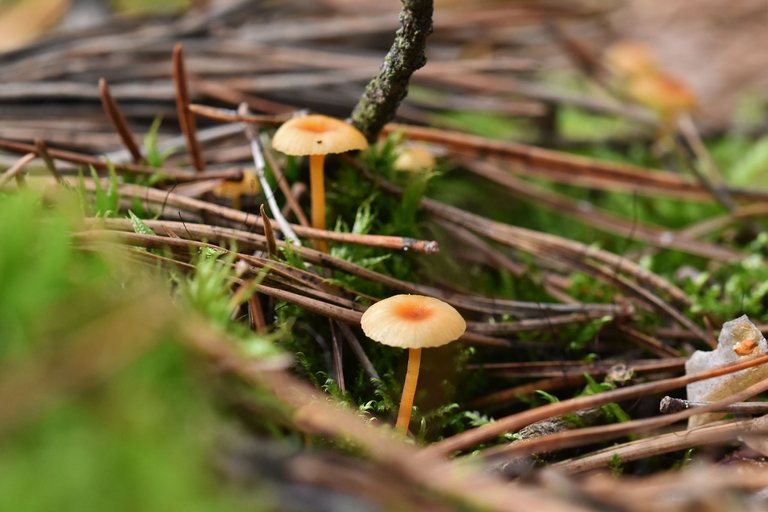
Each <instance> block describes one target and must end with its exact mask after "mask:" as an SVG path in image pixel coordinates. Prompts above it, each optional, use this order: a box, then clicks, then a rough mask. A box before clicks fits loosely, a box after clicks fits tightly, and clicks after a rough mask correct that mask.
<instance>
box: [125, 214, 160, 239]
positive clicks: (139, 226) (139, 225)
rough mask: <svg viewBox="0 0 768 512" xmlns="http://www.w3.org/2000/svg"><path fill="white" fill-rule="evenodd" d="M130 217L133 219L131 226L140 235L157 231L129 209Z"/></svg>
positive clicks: (152, 233)
mask: <svg viewBox="0 0 768 512" xmlns="http://www.w3.org/2000/svg"><path fill="white" fill-rule="evenodd" d="M128 217H129V218H130V219H131V226H133V230H134V231H135V232H136V233H138V234H140V235H154V234H155V232H154V231H153V230H152V228H150V227H149V226H147V225H146V224H145V223H144V221H143V220H141V219H140V218H139V217H138V216H136V214H135V213H133V212H132V211H131V210H128Z"/></svg>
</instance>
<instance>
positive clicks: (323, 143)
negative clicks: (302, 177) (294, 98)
mask: <svg viewBox="0 0 768 512" xmlns="http://www.w3.org/2000/svg"><path fill="white" fill-rule="evenodd" d="M272 147H273V148H275V149H276V150H277V151H280V152H281V153H285V154H286V155H294V156H306V155H309V184H310V193H311V196H312V226H313V227H315V228H318V229H325V184H324V181H323V163H324V162H325V155H327V154H330V153H344V152H346V151H351V150H353V149H365V148H367V147H368V141H367V140H366V139H365V136H363V134H362V133H360V131H358V130H357V128H355V127H353V126H352V125H350V124H347V123H345V122H344V121H341V120H339V119H334V118H332V117H328V116H323V115H309V116H304V117H297V118H294V119H291V120H290V121H287V122H285V123H283V125H282V126H280V128H278V129H277V131H276V132H275V136H274V137H273V138H272ZM318 246H319V248H320V250H322V251H323V252H327V246H326V245H325V243H324V242H321V243H320V244H318Z"/></svg>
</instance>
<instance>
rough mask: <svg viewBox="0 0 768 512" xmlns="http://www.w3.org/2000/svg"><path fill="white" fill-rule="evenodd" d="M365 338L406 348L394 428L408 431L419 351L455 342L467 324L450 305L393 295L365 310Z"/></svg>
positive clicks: (423, 297) (421, 297)
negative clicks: (405, 363) (406, 364)
mask: <svg viewBox="0 0 768 512" xmlns="http://www.w3.org/2000/svg"><path fill="white" fill-rule="evenodd" d="M360 325H361V326H362V328H363V332H365V335H366V336H368V337H369V338H371V339H372V340H374V341H378V342H379V343H382V344H384V345H389V346H391V347H400V348H407V349H408V369H407V371H406V374H405V383H404V384H403V394H402V397H401V399H400V410H399V412H398V414H397V422H396V423H395V429H397V430H402V431H403V432H407V431H408V425H409V424H410V422H411V409H413V398H414V396H415V394H416V384H417V382H418V379H419V366H420V365H421V349H422V348H427V347H439V346H441V345H445V344H447V343H450V342H451V341H454V340H456V339H458V338H459V337H460V336H461V335H462V334H464V331H465V330H466V328H467V324H466V322H465V321H464V319H463V318H462V317H461V315H460V314H459V312H458V311H456V309H454V307H453V306H451V305H449V304H446V303H445V302H443V301H441V300H439V299H435V298H433V297H425V296H423V295H395V296H392V297H389V298H387V299H384V300H381V301H379V302H377V303H376V304H374V305H372V306H371V307H369V308H368V309H367V310H366V311H365V313H363V317H362V319H361V320H360Z"/></svg>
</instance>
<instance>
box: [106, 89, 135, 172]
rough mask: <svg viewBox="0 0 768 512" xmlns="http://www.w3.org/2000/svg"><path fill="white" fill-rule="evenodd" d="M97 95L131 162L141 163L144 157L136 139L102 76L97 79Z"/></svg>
mask: <svg viewBox="0 0 768 512" xmlns="http://www.w3.org/2000/svg"><path fill="white" fill-rule="evenodd" d="M99 97H100V98H101V105H102V106H103V107H104V112H105V113H106V114H107V118H108V119H109V122H110V123H111V124H112V127H113V128H114V129H115V131H116V132H117V134H118V135H119V136H120V140H121V141H123V145H124V146H125V148H126V149H127V150H128V152H129V153H130V154H131V158H132V159H133V162H134V163H136V164H138V163H141V162H142V160H144V157H143V156H142V155H141V150H140V149H139V145H138V144H136V139H134V137H133V133H131V129H130V128H129V127H128V121H127V120H126V119H125V116H124V115H123V112H122V110H120V107H118V105H117V102H115V99H114V98H113V97H112V94H111V93H110V92H109V84H107V81H106V80H105V79H104V78H100V79H99Z"/></svg>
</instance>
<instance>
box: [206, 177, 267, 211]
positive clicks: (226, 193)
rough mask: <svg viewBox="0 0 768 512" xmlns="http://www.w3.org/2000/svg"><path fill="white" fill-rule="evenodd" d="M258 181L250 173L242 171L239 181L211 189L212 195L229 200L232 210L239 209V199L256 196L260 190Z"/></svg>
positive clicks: (227, 182) (221, 184) (225, 183)
mask: <svg viewBox="0 0 768 512" xmlns="http://www.w3.org/2000/svg"><path fill="white" fill-rule="evenodd" d="M260 189H261V188H260V186H259V180H258V178H256V175H255V174H254V173H253V172H252V171H243V178H242V179H241V180H240V181H224V182H222V183H220V184H219V185H217V186H216V188H214V189H213V195H215V196H216V197H222V198H224V199H229V200H230V201H231V202H232V208H234V209H235V210H239V209H240V197H241V196H248V195H254V194H257V193H258V192H259V190H260Z"/></svg>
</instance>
